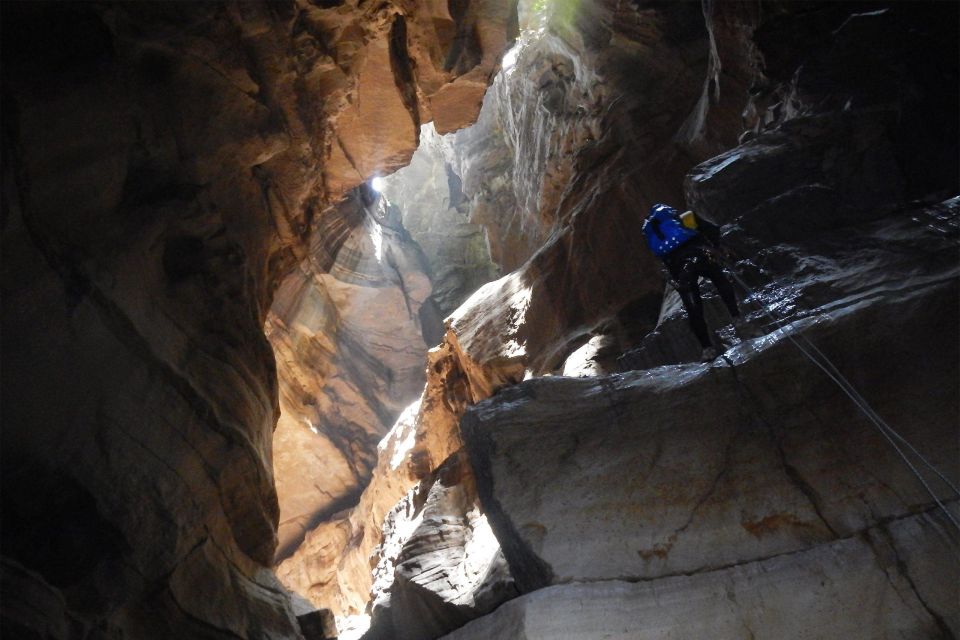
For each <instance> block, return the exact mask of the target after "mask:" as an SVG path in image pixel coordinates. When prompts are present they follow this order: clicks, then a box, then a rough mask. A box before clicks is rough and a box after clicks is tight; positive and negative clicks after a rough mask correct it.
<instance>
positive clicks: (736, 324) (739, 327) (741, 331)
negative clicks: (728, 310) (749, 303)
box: [733, 316, 763, 340]
mask: <svg viewBox="0 0 960 640" xmlns="http://www.w3.org/2000/svg"><path fill="white" fill-rule="evenodd" d="M733 328H734V331H736V332H737V337H738V338H740V339H741V340H750V339H752V338H759V337H760V336H762V335H763V333H762V332H761V331H759V330H757V329H756V328H755V327H754V326H752V325H751V324H750V323H749V322H747V321H746V319H745V318H744V317H743V316H737V317H736V318H734V319H733Z"/></svg>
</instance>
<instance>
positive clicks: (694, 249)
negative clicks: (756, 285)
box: [663, 240, 740, 348]
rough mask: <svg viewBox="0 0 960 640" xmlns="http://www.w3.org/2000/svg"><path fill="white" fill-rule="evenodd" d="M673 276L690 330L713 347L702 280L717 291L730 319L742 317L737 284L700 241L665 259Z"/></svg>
mask: <svg viewBox="0 0 960 640" xmlns="http://www.w3.org/2000/svg"><path fill="white" fill-rule="evenodd" d="M663 262H664V264H665V265H666V266H667V270H668V271H669V272H670V276H671V277H672V278H673V280H674V282H676V284H677V293H679V294H680V300H682V301H683V307H684V308H685V309H686V310H687V315H688V316H689V317H690V327H691V328H692V329H693V333H694V334H695V335H696V336H697V340H699V341H700V345H701V346H703V347H704V348H706V347H710V346H713V345H712V343H711V341H710V334H709V333H708V332H707V322H706V320H704V318H703V300H702V299H701V298H700V278H701V277H703V278H709V279H710V281H711V282H713V285H714V286H715V287H716V288H717V292H718V293H719V294H720V298H721V299H722V300H723V302H724V304H725V305H727V309H728V310H729V311H730V315H731V316H733V317H734V318H737V317H739V316H740V309H739V308H738V307H737V298H736V294H735V293H734V291H733V284H732V283H731V282H730V280H729V279H728V278H727V274H725V273H724V272H723V266H722V265H721V264H720V263H719V261H717V260H716V258H714V257H713V256H712V255H711V253H710V251H709V250H708V249H707V247H706V245H705V244H703V243H702V242H698V241H696V240H693V241H691V243H688V244H686V245H683V246H681V247H678V248H677V249H676V250H674V251H673V253H670V254H668V255H667V256H665V257H664V259H663Z"/></svg>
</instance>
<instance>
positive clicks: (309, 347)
mask: <svg viewBox="0 0 960 640" xmlns="http://www.w3.org/2000/svg"><path fill="white" fill-rule="evenodd" d="M350 207H355V208H358V209H359V215H358V216H357V217H358V219H359V222H358V224H357V226H356V227H355V228H354V229H353V230H352V231H351V232H350V233H349V235H347V236H346V237H345V238H344V239H343V242H342V243H341V244H340V246H339V247H337V250H336V254H335V256H336V257H335V258H334V259H333V262H332V264H331V265H330V266H329V268H327V269H323V268H322V266H323V265H322V263H321V261H320V260H319V259H311V260H305V261H304V262H303V263H301V265H300V267H299V269H298V270H297V271H296V272H295V273H294V274H292V275H291V276H289V277H288V278H287V279H286V280H284V282H283V284H282V285H281V286H280V288H279V289H278V290H277V294H276V296H275V298H274V303H273V306H272V308H271V311H270V313H269V314H268V316H267V321H266V326H265V331H266V335H267V338H268V339H269V340H270V343H271V345H272V346H273V349H274V354H275V355H276V358H277V367H278V378H279V381H280V419H279V420H278V422H277V428H276V431H275V432H274V436H273V448H274V473H275V474H276V478H277V480H276V485H277V494H278V498H279V503H280V526H279V530H278V535H279V546H278V550H277V554H278V557H280V558H283V557H285V556H287V555H289V554H290V553H291V552H292V551H293V550H294V549H295V548H296V546H297V545H299V543H300V542H301V541H302V540H303V535H304V534H305V533H306V531H308V530H310V529H312V528H313V526H314V525H315V524H316V523H317V522H318V521H319V520H322V519H323V518H325V517H329V516H330V515H332V514H333V513H335V512H337V511H341V510H342V509H343V508H345V507H347V506H351V505H352V504H353V503H354V502H355V501H356V500H357V499H358V498H359V493H360V491H361V490H362V488H363V487H364V486H366V484H367V482H368V481H369V477H370V473H371V471H372V469H373V467H374V466H375V465H376V450H377V443H378V442H379V441H380V439H381V438H382V437H383V436H384V434H386V432H387V430H388V429H389V427H390V426H391V425H392V424H393V423H394V421H395V420H396V418H397V417H398V416H399V414H400V412H401V411H402V410H403V409H404V407H406V406H407V405H408V404H409V403H410V402H412V401H413V400H414V399H416V398H417V397H418V396H419V395H420V393H421V391H422V389H423V384H424V380H425V378H424V371H423V357H424V352H425V351H426V349H427V346H428V344H429V343H428V340H430V336H438V335H440V334H441V333H442V330H443V329H442V325H441V324H440V319H439V317H438V315H437V312H436V310H435V309H434V308H433V307H431V306H430V303H431V300H430V295H431V293H432V290H433V289H432V283H431V281H430V277H429V270H430V269H429V265H428V264H427V261H426V257H425V256H424V254H423V251H422V250H421V249H420V247H419V245H417V243H416V242H414V241H413V240H412V238H411V237H410V234H409V233H408V232H407V231H406V229H405V228H404V227H403V225H402V223H401V222H400V220H399V217H398V216H397V215H396V212H395V211H393V210H392V208H391V207H390V206H389V205H388V203H386V201H384V200H383V199H382V198H380V199H378V200H377V201H376V202H371V203H370V204H369V206H367V205H365V204H364V203H363V201H362V200H361V196H360V194H355V196H354V197H353V198H352V199H350V200H348V201H346V202H345V203H343V204H341V205H339V207H338V208H339V209H340V210H341V212H340V214H341V216H343V217H344V218H345V219H352V218H353V214H352V213H351V212H349V211H344V209H348V208H350ZM312 255H316V256H322V255H323V253H322V248H321V247H315V248H314V249H313V253H312ZM385 318H390V319H391V322H389V323H387V322H385V321H384V319H385ZM434 339H436V338H434Z"/></svg>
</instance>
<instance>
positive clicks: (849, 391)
mask: <svg viewBox="0 0 960 640" xmlns="http://www.w3.org/2000/svg"><path fill="white" fill-rule="evenodd" d="M728 269H729V271H730V273H731V275H733V278H734V280H736V281H737V283H738V284H739V285H740V286H741V287H743V289H744V291H746V292H747V294H748V295H750V296H755V297H757V296H756V293H755V292H754V291H753V289H751V288H750V286H749V285H748V284H747V283H746V282H744V280H743V278H741V277H740V275H739V274H738V273H737V272H736V271H735V270H734V269H732V268H731V267H730V266H729V265H728ZM760 308H761V309H762V311H763V313H764V314H766V315H767V317H769V318H770V319H771V320H773V322H774V323H775V324H776V325H777V327H778V328H780V329H782V330H783V332H784V335H786V337H787V339H788V340H790V342H791V343H793V345H794V346H795V347H797V349H799V350H800V353H802V354H803V355H804V356H806V357H807V359H808V360H810V361H811V362H812V363H813V364H815V365H816V366H817V367H818V368H819V369H820V370H821V371H823V372H824V373H825V374H826V375H827V377H829V378H830V379H831V380H832V381H833V382H835V383H836V384H837V386H839V387H840V389H841V390H842V391H843V392H844V393H845V394H846V395H847V397H848V398H850V400H851V401H852V402H853V403H854V405H856V407H857V408H858V409H860V411H862V412H863V414H864V415H865V416H866V417H867V419H868V420H869V421H870V422H872V423H873V424H874V425H875V426H876V427H877V430H878V431H879V432H880V433H881V434H882V435H883V437H884V438H886V440H887V442H889V443H890V445H891V446H892V447H893V448H894V450H895V451H896V452H897V454H899V456H900V458H901V459H902V460H903V461H904V462H905V463H906V465H907V466H908V467H909V468H910V470H911V471H912V472H913V475H915V476H916V477H917V479H918V480H919V481H920V483H921V484H922V485H923V487H924V489H926V490H927V493H929V494H930V497H931V498H933V500H934V502H936V504H937V506H938V507H940V509H941V510H942V511H943V513H944V514H945V515H946V516H947V519H948V520H950V522H951V523H952V524H953V526H954V527H956V528H957V530H958V531H960V522H958V521H957V519H956V518H954V517H953V514H952V513H950V511H949V510H948V509H947V507H946V506H945V505H944V504H943V502H941V501H940V498H938V497H937V494H936V493H934V491H933V489H931V488H930V485H929V484H928V483H927V481H926V479H925V478H924V477H923V475H922V474H921V473H920V472H919V471H918V470H917V468H916V467H915V466H914V464H913V463H912V462H911V461H910V459H909V458H908V457H907V455H906V454H905V453H904V452H903V449H901V448H900V446H899V445H897V443H896V442H895V441H894V439H893V437H892V436H895V437H896V439H897V440H899V441H900V442H901V443H903V444H904V445H905V446H906V447H907V448H909V450H910V451H911V452H912V453H913V454H914V455H915V456H917V458H919V459H920V460H921V461H922V462H923V464H925V465H926V466H927V467H928V468H929V469H930V470H932V471H933V472H934V473H935V474H936V475H937V476H938V477H939V478H940V479H941V480H943V482H944V483H946V484H947V485H948V486H949V487H950V488H951V489H952V490H953V492H954V493H955V494H956V495H957V496H958V497H960V489H958V488H957V487H956V485H954V484H953V483H952V482H950V480H948V479H947V478H946V476H944V474H943V473H941V472H940V470H939V469H937V467H936V466H934V465H933V464H932V463H931V462H930V461H929V460H927V459H926V458H925V457H924V456H923V455H922V454H921V453H920V452H919V451H917V449H916V448H915V447H914V446H913V445H912V444H910V443H909V442H908V441H907V439H906V438H904V437H903V436H902V435H900V434H899V433H898V432H897V431H896V430H894V429H893V427H891V426H890V425H889V424H887V423H886V421H885V420H883V418H881V417H880V415H879V414H878V413H877V412H876V411H874V409H873V407H871V406H870V404H869V403H868V402H867V401H866V399H865V398H864V397H863V396H862V395H860V393H859V392H858V391H857V390H856V388H855V387H854V386H853V385H852V384H850V381H849V380H847V378H846V377H845V376H844V375H843V374H842V373H840V370H839V369H837V367H836V365H834V364H833V362H832V361H831V360H830V359H829V358H828V357H827V356H826V355H825V354H824V353H823V351H821V350H820V349H819V348H817V346H816V345H814V344H813V343H812V342H811V341H810V340H809V339H808V338H807V337H806V336H804V335H802V334H798V335H799V337H800V339H801V340H803V342H804V343H806V345H807V346H808V347H809V348H810V350H812V353H811V351H808V350H807V349H806V348H804V346H803V345H802V344H801V343H800V342H799V341H798V340H797V339H796V338H795V337H794V336H793V333H792V332H790V331H787V330H786V329H785V328H784V322H785V321H784V320H780V319H778V318H777V317H775V316H774V315H773V314H772V313H771V312H770V311H769V310H767V308H766V306H764V305H763V304H761V305H760ZM814 354H816V355H814ZM816 356H819V358H822V359H823V362H821V361H820V359H819V358H817V357H816ZM824 363H826V364H824Z"/></svg>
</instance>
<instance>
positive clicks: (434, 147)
mask: <svg viewBox="0 0 960 640" xmlns="http://www.w3.org/2000/svg"><path fill="white" fill-rule="evenodd" d="M454 139H455V134H451V135H448V136H440V135H438V134H437V132H436V129H435V128H434V126H433V124H425V125H424V126H423V128H422V130H421V132H420V146H419V147H418V148H417V151H416V153H414V154H413V158H411V159H410V164H409V165H407V166H406V167H404V168H403V169H400V170H399V171H397V172H396V173H394V174H393V175H391V176H389V177H387V178H386V179H384V186H383V194H384V195H385V196H386V197H387V198H388V199H389V200H390V201H391V202H392V203H395V204H396V206H397V207H398V208H399V209H400V213H401V219H402V220H403V226H404V227H405V228H406V229H408V230H409V231H410V235H411V236H412V237H413V238H414V240H416V241H417V244H419V245H420V246H421V247H422V248H423V251H424V253H425V254H426V256H427V261H428V262H429V264H430V271H431V275H432V281H433V283H434V291H433V294H432V296H431V297H432V299H433V301H434V302H435V303H436V305H437V308H438V309H439V311H440V315H441V316H447V315H449V314H450V313H451V312H452V311H453V310H454V309H456V308H457V307H459V306H460V305H461V304H462V303H463V302H464V301H465V300H466V299H467V297H468V296H469V295H470V294H471V293H473V292H474V291H476V290H477V289H478V288H479V287H480V285H482V284H485V283H487V282H489V281H491V280H493V279H494V278H495V277H496V275H497V274H498V271H499V269H498V267H497V265H495V264H494V263H493V262H492V261H491V260H490V249H489V247H488V244H487V238H486V234H485V233H484V229H483V227H481V226H479V225H477V224H473V223H471V222H469V221H468V206H467V202H466V200H465V198H464V194H463V191H462V190H461V189H462V182H461V180H460V176H459V175H457V173H455V172H454V169H453V167H452V166H451V161H452V159H453V157H454V156H455V153H456V152H455V151H454V149H453V144H454V143H453V140H454ZM438 342H439V339H438ZM431 346H433V345H431Z"/></svg>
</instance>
